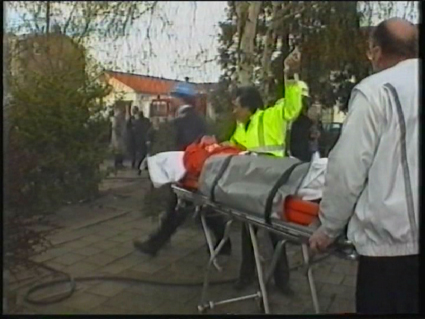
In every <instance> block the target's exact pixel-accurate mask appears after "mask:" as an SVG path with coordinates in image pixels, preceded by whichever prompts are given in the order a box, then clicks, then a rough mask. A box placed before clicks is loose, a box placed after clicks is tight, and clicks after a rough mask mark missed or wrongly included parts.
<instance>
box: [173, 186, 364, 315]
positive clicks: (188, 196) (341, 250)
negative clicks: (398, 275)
mask: <svg viewBox="0 0 425 319" xmlns="http://www.w3.org/2000/svg"><path fill="white" fill-rule="evenodd" d="M172 190H173V192H174V193H175V194H176V195H177V198H178V201H177V209H180V208H185V207H195V211H196V213H197V214H199V215H200V217H201V223H202V228H203V231H204V234H205V239H206V242H207V244H208V249H209V253H210V258H209V261H208V264H207V267H206V269H205V274H204V282H203V287H202V293H201V300H200V302H199V304H198V311H199V313H206V312H207V311H208V310H209V309H213V308H215V307H217V306H220V305H224V304H229V303H234V302H238V301H243V300H248V299H256V300H257V301H258V302H259V307H260V309H261V311H262V312H264V313H265V314H270V306H269V300H268V295H267V287H266V286H267V284H268V282H269V281H270V278H271V277H272V274H273V271H274V269H275V267H276V264H277V261H278V258H279V256H280V254H281V252H282V249H283V247H284V246H285V245H286V244H287V243H288V242H290V243H293V244H297V245H300V246H301V252H302V256H303V268H304V271H305V274H306V277H307V280H308V285H309V288H310V294H311V299H312V302H313V306H314V310H315V312H316V313H317V314H319V313H320V305H319V301H318V297H317V291H316V285H315V281H314V276H313V271H312V266H313V265H314V264H315V263H318V262H320V261H322V260H324V259H325V258H326V257H328V256H330V255H336V256H338V257H340V258H344V259H349V260H356V259H357V253H356V251H355V249H354V247H353V245H352V244H351V243H350V242H349V241H348V240H346V239H343V238H341V239H338V240H337V241H336V242H335V243H334V244H333V245H331V247H329V249H328V250H327V252H326V253H327V255H325V256H322V257H321V258H312V257H311V256H310V252H309V248H308V240H309V238H310V236H311V235H312V234H313V232H314V229H313V228H309V227H306V226H301V225H297V224H294V223H289V222H284V221H281V220H277V219H272V221H271V224H268V223H266V222H265V220H264V218H261V217H258V216H254V215H252V214H246V213H243V212H240V211H238V210H235V209H231V208H226V207H224V206H223V205H220V204H218V203H214V202H212V201H211V200H209V199H208V198H207V197H206V196H204V195H202V194H199V193H197V192H193V191H190V190H187V189H185V188H182V187H180V186H178V185H172ZM204 207H210V208H212V209H213V210H214V211H215V212H217V213H219V214H223V215H225V216H227V217H229V218H230V219H229V220H228V221H227V223H226V226H225V231H224V236H223V238H222V240H221V241H220V243H219V244H218V245H217V246H216V247H214V241H213V238H212V233H211V231H210V230H209V229H208V227H207V224H206V220H205V214H206V213H205V210H204V209H202V208H204ZM235 220H237V221H241V222H242V223H244V224H246V225H247V226H248V229H249V233H250V237H251V242H252V246H253V250H254V257H255V267H256V270H257V271H256V273H257V277H258V284H259V290H258V291H257V292H256V293H254V294H250V295H245V296H241V297H237V298H231V299H226V300H221V301H216V302H214V301H210V300H208V299H207V295H208V288H209V279H210V272H211V269H212V267H213V266H214V267H215V268H216V269H217V270H218V271H219V272H221V271H222V270H223V269H222V267H221V266H220V265H219V264H218V261H217V256H218V254H219V252H220V251H221V249H222V248H223V246H224V244H225V243H226V241H227V240H228V239H229V235H230V228H231V225H232V224H233V222H234V221H235ZM254 227H258V228H261V229H265V230H267V231H270V232H273V233H275V234H278V235H279V236H280V237H281V238H282V240H280V241H279V242H278V244H277V245H276V248H275V250H274V253H273V257H272V260H271V263H270V267H269V269H268V271H267V273H266V274H264V272H263V265H262V260H261V259H262V257H261V255H260V252H259V248H258V240H257V236H256V234H255V231H254Z"/></svg>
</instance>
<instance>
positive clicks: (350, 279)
mask: <svg viewBox="0 0 425 319" xmlns="http://www.w3.org/2000/svg"><path fill="white" fill-rule="evenodd" d="M342 284H343V285H344V286H348V287H352V288H355V287H356V284H357V276H349V275H346V276H345V277H344V280H343V281H342Z"/></svg>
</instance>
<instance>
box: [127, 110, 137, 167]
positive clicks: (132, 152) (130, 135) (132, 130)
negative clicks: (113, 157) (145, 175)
mask: <svg viewBox="0 0 425 319" xmlns="http://www.w3.org/2000/svg"><path fill="white" fill-rule="evenodd" d="M138 113H139V108H138V107H137V106H133V107H132V108H131V113H130V112H129V113H128V116H127V117H126V125H127V130H126V132H127V134H126V141H127V152H128V155H129V157H130V159H131V168H133V169H134V168H135V167H136V158H137V150H138V149H137V146H136V139H137V137H136V134H137V133H136V122H137V116H138Z"/></svg>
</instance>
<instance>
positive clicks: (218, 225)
mask: <svg viewBox="0 0 425 319" xmlns="http://www.w3.org/2000/svg"><path fill="white" fill-rule="evenodd" d="M176 205H177V196H176V195H175V194H174V193H173V194H172V196H171V197H170V199H169V201H168V203H167V210H166V212H165V214H164V215H163V216H162V218H161V225H160V227H159V229H158V230H157V231H156V232H155V233H154V234H153V235H152V237H151V238H152V239H153V240H154V241H156V242H158V245H160V246H162V245H163V244H164V243H165V242H167V241H168V240H169V239H170V238H171V236H172V235H173V234H174V233H175V232H176V230H177V228H178V227H179V226H180V225H182V224H183V222H184V221H185V220H186V218H187V216H188V215H191V214H193V213H194V208H191V207H189V208H181V209H178V210H176ZM211 213H212V211H211V212H208V213H207V214H206V215H205V217H206V218H205V221H206V223H207V226H208V228H209V229H210V230H211V231H212V232H213V234H214V237H215V238H216V240H217V241H219V240H221V239H222V238H223V236H224V229H225V220H224V218H223V216H220V215H216V214H211Z"/></svg>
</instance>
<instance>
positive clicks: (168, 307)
mask: <svg viewBox="0 0 425 319" xmlns="http://www.w3.org/2000/svg"><path fill="white" fill-rule="evenodd" d="M151 314H153V315H196V314H198V311H197V304H192V303H191V304H186V303H180V302H173V303H170V302H169V301H166V302H164V303H163V304H161V305H160V306H159V307H157V308H155V309H154V310H153V311H152V312H151Z"/></svg>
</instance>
